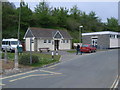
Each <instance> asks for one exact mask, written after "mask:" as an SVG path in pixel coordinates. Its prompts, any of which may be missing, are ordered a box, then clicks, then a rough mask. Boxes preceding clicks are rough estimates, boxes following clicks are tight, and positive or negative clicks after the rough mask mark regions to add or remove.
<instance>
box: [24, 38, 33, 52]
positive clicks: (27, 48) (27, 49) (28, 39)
mask: <svg viewBox="0 0 120 90" xmlns="http://www.w3.org/2000/svg"><path fill="white" fill-rule="evenodd" d="M31 46H32V51H34V39H33V41H32V44H31ZM25 48H26V51H30V38H26V39H25Z"/></svg>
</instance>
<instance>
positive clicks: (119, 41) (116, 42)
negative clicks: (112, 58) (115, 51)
mask: <svg viewBox="0 0 120 90" xmlns="http://www.w3.org/2000/svg"><path fill="white" fill-rule="evenodd" d="M115 47H120V39H118V38H114V39H112V38H110V48H115Z"/></svg>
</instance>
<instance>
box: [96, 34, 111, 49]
mask: <svg viewBox="0 0 120 90" xmlns="http://www.w3.org/2000/svg"><path fill="white" fill-rule="evenodd" d="M109 47H110V36H109V35H98V48H100V49H107V48H109Z"/></svg>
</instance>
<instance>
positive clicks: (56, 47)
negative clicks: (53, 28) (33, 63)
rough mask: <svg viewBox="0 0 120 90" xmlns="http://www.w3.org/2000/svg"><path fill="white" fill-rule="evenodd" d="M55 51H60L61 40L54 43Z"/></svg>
mask: <svg viewBox="0 0 120 90" xmlns="http://www.w3.org/2000/svg"><path fill="white" fill-rule="evenodd" d="M54 50H59V40H55V41H54Z"/></svg>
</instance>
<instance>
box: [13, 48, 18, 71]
mask: <svg viewBox="0 0 120 90" xmlns="http://www.w3.org/2000/svg"><path fill="white" fill-rule="evenodd" d="M14 62H15V69H18V50H17V48H15V61H14Z"/></svg>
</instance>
